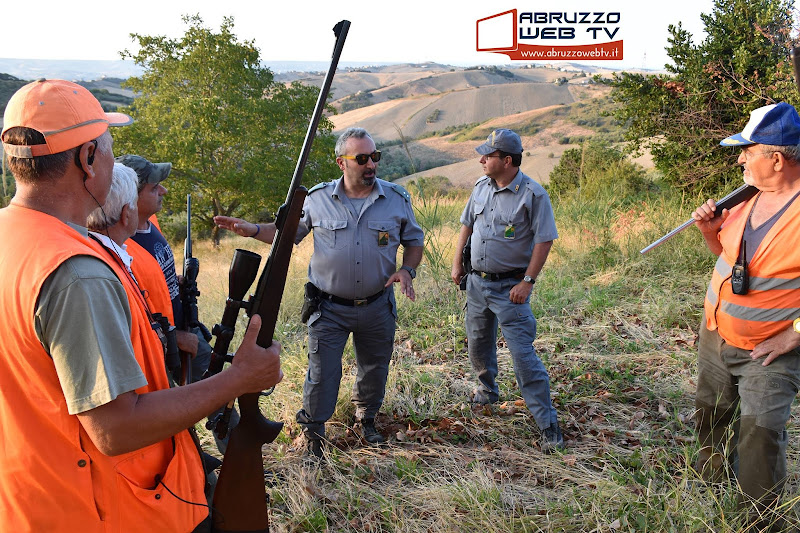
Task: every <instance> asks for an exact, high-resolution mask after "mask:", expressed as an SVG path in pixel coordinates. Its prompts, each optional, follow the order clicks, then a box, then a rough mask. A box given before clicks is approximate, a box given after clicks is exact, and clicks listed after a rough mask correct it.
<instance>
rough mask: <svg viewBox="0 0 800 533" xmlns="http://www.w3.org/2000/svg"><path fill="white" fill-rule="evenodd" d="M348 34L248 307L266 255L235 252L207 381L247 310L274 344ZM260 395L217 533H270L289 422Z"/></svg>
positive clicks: (233, 450)
mask: <svg viewBox="0 0 800 533" xmlns="http://www.w3.org/2000/svg"><path fill="white" fill-rule="evenodd" d="M349 28H350V22H349V21H347V20H342V21H340V22H339V23H338V24H336V26H335V27H334V28H333V32H334V34H335V35H336V45H335V46H334V49H333V58H332V60H331V64H330V67H329V68H328V73H327V75H326V76H325V81H324V82H323V84H322V88H321V89H320V92H319V97H318V98H317V104H316V107H315V108H314V114H313V116H312V118H311V123H310V124H309V126H308V131H307V132H306V138H305V141H303V148H302V150H301V152H300V158H299V159H298V161H297V166H296V168H295V171H294V176H293V178H292V182H291V185H290V186H289V192H288V194H287V195H286V201H285V202H284V204H283V205H282V206H281V207H280V208H279V209H278V213H277V215H276V217H275V226H276V228H277V232H276V234H275V238H274V240H273V244H272V248H271V249H270V253H269V257H268V258H267V263H266V265H265V267H264V270H263V272H262V273H261V277H260V278H259V280H258V285H257V287H256V292H255V294H254V295H253V296H252V297H251V298H250V300H249V301H248V302H244V301H243V298H244V295H245V293H246V292H247V291H248V289H249V288H250V285H251V284H252V283H253V280H254V279H255V276H256V273H257V272H258V266H259V263H260V262H261V257H260V256H259V255H258V254H255V253H252V252H248V251H246V250H236V252H235V253H234V256H233V260H232V262H231V268H230V273H229V280H230V288H229V293H228V299H227V301H226V303H225V311H224V313H223V316H222V324H218V325H216V326H214V335H215V336H216V341H215V343H214V348H213V350H212V355H211V363H210V364H209V368H208V371H207V372H206V375H212V374H214V373H217V372H220V371H221V370H222V367H223V365H224V364H225V362H226V361H230V360H231V359H232V356H230V355H229V354H228V347H229V345H230V341H231V339H232V338H233V330H234V328H235V325H236V317H237V315H238V313H239V309H241V308H244V309H245V310H246V312H247V314H248V316H250V317H252V316H253V315H254V314H258V315H260V316H261V331H260V332H259V334H258V339H257V340H256V342H257V344H258V345H259V346H262V347H265V348H266V347H269V346H270V345H271V344H272V337H273V335H274V333H275V323H276V322H277V319H278V310H279V309H280V303H281V298H282V297H283V289H284V287H285V285H286V273H287V271H288V269H289V259H290V258H291V255H292V249H293V247H294V239H295V236H296V235H297V227H298V225H299V223H300V217H301V216H302V212H303V202H304V200H305V197H306V194H307V193H308V191H307V190H306V188H305V187H303V186H302V185H301V181H302V178H303V169H304V168H305V165H306V162H307V160H308V156H309V153H310V152H311V143H312V142H313V140H314V136H315V134H316V131H317V126H318V125H319V121H320V118H321V117H322V112H323V110H324V109H325V103H326V101H327V99H328V92H329V91H330V88H331V82H332V81H333V76H334V73H335V72H336V66H337V65H338V63H339V56H340V55H341V53H342V48H343V47H344V41H345V39H346V38H347V31H348V29H349ZM261 394H263V393H261ZM261 394H260V393H252V394H244V395H242V396H240V397H239V398H238V400H239V412H240V415H241V419H240V421H239V424H238V425H236V427H234V428H233V429H232V430H231V435H230V440H229V441H228V447H227V450H226V451H225V458H224V459H223V461H222V467H221V470H220V473H219V480H218V481H217V487H216V489H215V491H214V499H213V505H212V513H211V516H212V521H213V526H212V528H213V529H212V531H214V532H215V533H226V532H234V531H247V532H249V533H256V532H268V531H269V515H268V503H269V498H268V496H267V494H266V492H265V489H264V463H263V457H262V455H261V447H262V446H263V445H264V444H265V443H269V442H272V441H273V440H275V439H276V438H277V436H278V434H279V433H280V431H281V428H282V427H283V423H282V422H274V421H272V420H267V419H266V418H265V417H264V416H263V415H262V414H261V411H260V409H259V407H258V399H259V397H260V396H261ZM267 394H268V393H267ZM230 408H231V405H230V404H229V405H228V407H226V409H225V412H224V413H223V415H222V416H221V417H220V420H219V421H217V422H216V424H215V425H216V428H215V430H216V431H217V433H218V436H224V435H225V434H227V420H226V418H228V417H229V416H230Z"/></svg>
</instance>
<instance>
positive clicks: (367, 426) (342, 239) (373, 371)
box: [214, 128, 424, 457]
mask: <svg viewBox="0 0 800 533" xmlns="http://www.w3.org/2000/svg"><path fill="white" fill-rule="evenodd" d="M335 150H336V164H337V165H339V168H340V169H341V170H342V177H341V178H340V179H338V180H335V181H332V182H329V183H321V184H319V185H317V186H316V187H313V188H312V189H311V190H310V191H309V194H308V197H307V198H306V201H305V204H304V205H303V213H304V214H303V218H302V219H301V220H300V226H299V228H298V231H297V237H296V239H295V242H296V243H299V242H300V241H301V240H303V238H304V237H305V236H306V235H308V233H309V232H310V231H312V230H313V232H314V253H313V255H312V256H311V261H310V263H309V265H308V278H309V280H310V284H309V285H307V288H306V290H307V294H309V293H310V295H311V296H316V298H317V299H318V300H319V306H318V307H317V309H316V310H315V311H313V312H312V313H311V314H310V316H309V317H308V373H307V374H306V380H305V384H304V385H303V408H302V409H301V410H300V411H299V412H298V413H297V422H298V423H299V424H300V425H301V426H302V428H303V433H304V435H305V436H306V439H307V441H308V453H309V454H311V455H314V456H317V457H319V456H321V454H322V439H323V438H324V437H325V422H326V421H327V420H328V419H329V418H330V417H331V416H332V415H333V412H334V409H335V407H336V400H337V397H338V395H339V382H340V381H341V378H342V352H343V351H344V347H345V343H346V342H347V339H348V337H349V336H350V333H352V334H353V345H354V347H355V357H356V366H357V369H358V373H357V375H356V381H355V385H354V386H353V395H352V401H353V403H354V404H355V406H356V420H358V421H360V422H361V427H362V434H363V437H364V440H366V441H367V442H369V443H373V444H377V443H381V442H384V441H385V439H384V437H383V436H382V435H381V434H380V433H378V431H377V430H376V429H375V415H376V414H377V413H378V410H379V409H380V407H381V405H382V403H383V397H384V393H385V389H386V379H387V377H388V374H389V360H390V359H391V356H392V350H393V348H394V332H395V319H396V318H397V312H396V306H395V299H394V290H393V289H390V290H387V289H389V288H390V287H391V286H392V284H394V283H397V282H399V283H400V292H402V293H403V294H405V295H406V296H407V297H408V298H410V299H411V300H414V287H413V282H412V280H413V279H414V277H415V276H416V270H415V269H416V267H417V266H418V265H419V262H420V261H421V259H422V250H423V244H424V235H423V232H422V229H421V228H420V226H419V225H418V224H417V221H416V219H415V218H414V211H413V209H412V207H411V202H410V200H409V196H408V193H407V192H406V191H405V189H403V188H402V187H400V186H399V185H395V184H393V183H389V182H387V181H383V180H381V179H378V178H377V177H376V168H377V165H376V163H377V162H378V161H380V155H381V153H380V152H379V151H377V150H375V142H374V141H373V140H372V138H371V137H370V135H369V133H367V131H366V130H364V129H362V128H348V129H347V130H346V131H345V132H344V133H342V135H341V136H340V137H339V139H338V141H337V142H336V149H335ZM214 222H215V223H216V224H217V225H218V226H219V227H220V228H223V229H228V230H231V231H234V232H236V233H237V234H239V235H242V236H245V237H254V238H256V239H258V240H260V241H263V242H267V243H271V242H272V240H273V238H274V236H275V225H274V224H265V225H261V224H252V223H250V222H246V221H244V220H241V219H236V218H230V217H222V216H217V217H214ZM401 244H402V245H403V263H402V266H401V267H400V268H399V269H397V248H398V247H399V246H400V245H401Z"/></svg>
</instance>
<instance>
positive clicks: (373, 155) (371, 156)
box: [339, 150, 381, 165]
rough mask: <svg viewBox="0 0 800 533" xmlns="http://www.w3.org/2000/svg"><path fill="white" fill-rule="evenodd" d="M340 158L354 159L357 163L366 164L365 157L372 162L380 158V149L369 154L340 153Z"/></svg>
mask: <svg viewBox="0 0 800 533" xmlns="http://www.w3.org/2000/svg"><path fill="white" fill-rule="evenodd" d="M339 157H341V158H342V159H355V160H356V163H358V164H359V165H366V164H367V159H372V162H373V163H377V162H378V161H380V160H381V151H380V150H375V151H374V152H372V153H371V154H358V155H340V156H339Z"/></svg>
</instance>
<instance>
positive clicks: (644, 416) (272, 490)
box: [195, 198, 800, 533]
mask: <svg viewBox="0 0 800 533" xmlns="http://www.w3.org/2000/svg"><path fill="white" fill-rule="evenodd" d="M439 204H441V205H439ZM416 205H417V206H418V207H419V206H422V209H423V211H424V212H420V214H419V218H426V217H427V218H426V220H429V221H431V222H430V223H431V227H432V229H433V231H431V232H429V233H430V234H431V239H432V241H431V242H429V243H428V246H429V247H431V246H433V247H435V248H436V249H437V250H439V255H438V256H437V257H438V259H437V257H434V258H433V260H434V261H433V263H432V262H431V260H426V262H425V263H424V264H423V266H422V267H421V269H420V276H419V277H418V278H417V282H416V287H417V294H418V300H417V302H414V303H412V302H409V301H407V300H405V299H403V298H400V299H399V317H398V332H397V339H396V345H395V355H394V358H393V361H392V364H391V368H390V375H389V382H388V385H387V393H386V399H385V403H384V406H383V408H382V410H381V414H380V415H379V417H378V428H379V429H380V430H381V431H382V432H383V434H384V435H386V436H387V437H388V438H389V443H388V444H387V445H386V446H383V447H367V446H364V445H363V443H362V442H360V440H359V438H358V436H357V434H356V433H355V431H354V427H353V421H352V415H353V413H354V409H353V407H352V404H351V403H350V401H349V391H350V389H351V387H352V385H353V380H354V368H353V356H352V349H351V347H348V348H347V349H346V351H345V354H344V367H345V371H344V377H343V379H342V384H341V388H340V394H339V399H338V403H337V407H336V412H335V414H334V416H333V418H332V419H331V420H330V422H329V424H328V438H329V442H328V446H327V448H326V461H324V462H323V463H321V464H319V465H310V464H308V463H307V462H305V461H304V460H303V457H302V438H301V437H299V431H298V426H297V425H296V423H295V422H294V415H295V413H296V411H297V410H298V409H299V407H300V405H301V401H302V383H303V379H304V373H305V369H306V353H305V330H304V328H303V327H302V326H301V325H300V324H299V308H300V291H301V287H302V284H303V283H304V282H305V279H306V265H307V264H308V258H309V256H310V254H311V241H310V239H307V242H303V243H302V244H301V246H300V247H298V248H297V249H296V252H295V254H294V256H293V259H292V266H291V271H290V276H289V282H288V284H287V289H286V292H285V294H284V298H283V303H282V311H281V316H280V317H279V322H280V324H279V327H278V328H276V336H277V337H278V338H279V340H280V341H281V343H282V344H283V354H282V356H283V368H284V373H285V376H286V377H285V379H284V381H283V383H281V384H280V385H279V386H278V387H277V389H276V391H275V392H274V393H273V395H272V396H270V397H269V398H266V399H264V400H263V403H262V409H263V411H264V413H265V415H266V416H268V417H270V418H273V419H278V420H281V421H283V422H284V423H285V424H286V425H285V430H284V432H283V433H282V434H281V435H280V437H279V438H278V439H277V440H276V442H275V443H273V444H270V445H268V446H265V448H264V465H265V469H266V470H267V471H269V473H270V475H268V476H267V491H268V492H269V494H270V496H271V500H272V504H271V515H272V516H271V518H272V530H273V531H278V532H301V531H319V532H322V531H352V532H361V531H370V532H384V531H385V532H437V533H438V532H447V533H450V532H462V531H464V532H466V531H470V532H471V531H493V532H534V531H587V532H616V531H698V532H699V531H726V532H727V531H739V530H741V529H742V524H741V522H740V521H739V519H738V518H737V516H736V515H735V513H734V509H735V504H734V501H735V496H736V491H735V488H734V487H730V486H715V487H709V486H706V485H705V484H703V483H702V482H700V481H699V478H698V476H697V475H696V473H695V472H693V470H692V469H691V464H692V461H693V455H694V453H695V452H696V443H695V442H694V438H693V434H692V431H691V426H692V422H691V416H692V410H693V394H694V381H693V376H694V375H695V366H694V362H695V357H696V355H695V351H694V346H693V345H694V336H695V333H694V328H695V327H696V323H697V319H698V313H699V306H700V303H701V298H702V296H701V295H702V293H703V291H704V285H705V282H706V278H707V275H708V272H709V270H710V263H709V262H708V259H704V260H703V261H705V262H703V261H697V260H696V259H695V258H696V257H705V256H704V252H703V251H702V248H701V246H702V244H701V243H700V242H699V240H696V239H691V238H687V239H684V240H683V241H677V242H675V243H674V246H673V247H672V248H671V249H670V250H667V251H664V252H654V255H652V256H649V257H647V258H641V257H638V249H640V248H641V247H642V246H643V245H644V244H646V243H647V242H648V241H649V239H650V238H651V236H652V234H653V233H654V232H655V233H659V232H660V229H659V223H656V222H654V221H657V220H659V219H661V220H662V222H661V223H662V224H663V219H665V218H666V219H667V220H672V219H676V218H680V216H681V215H680V214H679V213H677V211H678V210H677V209H675V208H674V207H672V208H670V207H669V206H663V207H660V208H659V207H657V206H655V205H654V204H650V205H649V209H647V210H644V209H641V208H637V207H633V208H626V209H615V208H612V207H609V206H607V205H605V206H597V207H596V208H595V209H596V211H591V210H589V208H588V207H584V208H582V209H584V212H583V214H580V213H576V212H574V211H570V209H572V208H570V207H566V206H557V207H556V218H557V220H559V221H560V223H559V231H560V233H561V238H560V239H559V240H558V241H557V246H556V247H555V248H554V251H553V253H552V254H551V258H550V261H549V262H548V265H547V267H546V268H545V272H544V274H543V275H542V277H541V278H540V280H539V282H537V284H536V290H535V291H534V298H533V301H532V306H533V308H534V312H535V314H536V316H537V317H538V318H539V324H538V338H537V341H536V343H535V344H536V347H537V351H538V353H539V355H540V356H541V357H542V359H543V360H544V361H545V363H546V365H547V367H548V369H549V371H550V376H551V382H552V395H553V400H554V403H555V405H556V408H557V410H558V412H559V416H560V418H561V422H562V427H563V430H564V435H565V439H566V441H567V446H568V447H567V450H566V451H565V452H564V453H563V454H555V455H543V454H542V453H541V452H540V449H539V432H538V430H536V428H535V424H534V423H533V421H532V419H531V417H530V415H529V413H528V411H527V409H526V408H525V405H524V401H523V400H522V399H521V397H520V395H519V391H518V390H517V387H516V383H515V380H514V375H513V368H512V363H511V358H510V356H509V354H508V351H507V349H506V348H505V344H504V342H503V340H502V337H501V338H500V339H499V343H498V346H499V367H500V379H499V385H500V390H501V402H500V403H498V404H495V405H494V406H491V407H481V408H475V407H472V406H471V405H470V404H469V402H468V393H469V392H470V391H471V389H472V387H473V386H474V385H473V383H474V376H473V374H472V371H471V369H470V365H469V362H468V359H467V355H466V351H465V340H464V326H463V311H462V306H463V302H464V295H463V294H462V293H460V292H459V291H458V290H457V288H456V287H455V286H454V285H453V284H452V283H451V282H450V281H448V279H447V278H448V277H449V261H450V258H451V257H452V249H453V244H454V240H455V238H454V237H455V234H456V231H457V223H454V222H453V216H454V215H453V212H455V211H460V205H461V200H447V201H445V200H442V201H441V202H434V201H428V202H425V201H423V200H421V199H419V198H418V199H417V200H416ZM434 208H435V209H437V210H438V211H436V215H435V216H434V214H432V211H433V210H434ZM598 213H599V214H598ZM676 213H677V214H676ZM598 216H600V217H601V218H602V219H603V220H606V221H607V222H608V223H607V224H606V225H605V227H607V228H609V233H607V234H605V235H604V234H603V232H600V231H592V232H591V235H590V234H588V233H586V232H585V231H584V228H585V227H586V226H587V225H586V223H585V221H586V219H587V217H598ZM456 219H457V217H456ZM437 221H438V222H437ZM254 244H259V243H255V242H254V241H251V240H246V239H241V238H238V237H235V238H227V239H224V240H223V244H222V246H221V248H219V249H213V248H212V247H211V246H210V245H208V244H207V243H197V245H196V246H195V253H196V255H197V256H198V257H199V258H200V261H201V274H200V278H199V286H200V288H201V290H202V291H203V294H202V296H201V308H202V317H203V319H204V320H205V321H206V323H208V324H213V323H214V322H215V321H217V320H218V316H217V315H219V316H221V312H222V308H223V304H222V302H223V300H224V297H225V292H226V287H227V271H228V264H229V261H230V257H231V256H232V251H233V249H234V247H236V246H239V247H244V248H247V249H251V250H252V251H256V252H259V253H264V255H265V256H266V251H267V249H268V248H267V247H266V246H264V245H260V244H259V246H253V245H254ZM598 250H599V251H598ZM437 261H438V262H441V261H444V262H445V264H446V268H444V269H443V268H441V265H438V266H437V265H436V264H434V263H436V262H437ZM698 263H699V264H698ZM689 265H691V266H689ZM241 320H242V326H240V328H239V334H240V335H241V330H242V329H243V320H244V319H243V318H242V319H241ZM235 344H236V343H234V345H235ZM797 420H798V414H797V412H795V415H794V416H793V418H792V421H791V423H790V427H789V432H790V465H789V472H790V480H789V484H788V491H787V498H786V500H787V502H788V503H787V506H786V509H784V511H785V512H786V514H787V515H788V516H789V518H790V521H793V522H796V521H797V518H796V517H797V512H796V511H795V506H794V504H795V501H794V500H793V498H797V497H798V485H800V468H798V463H797V462H798V459H800V450H799V449H798V446H797V442H798V438H797V437H798V429H797V427H799V426H798V424H797ZM204 445H205V447H206V448H207V449H208V450H209V451H210V452H213V451H214V450H213V443H212V442H211V439H210V437H209V436H208V435H207V433H206V434H205V436H204Z"/></svg>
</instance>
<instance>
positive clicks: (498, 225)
mask: <svg viewBox="0 0 800 533" xmlns="http://www.w3.org/2000/svg"><path fill="white" fill-rule="evenodd" d="M494 222H495V225H494V230H495V234H496V235H497V237H498V238H500V239H506V240H508V239H511V240H513V239H518V238H519V237H520V236H521V235H523V234H525V233H528V232H530V224H529V223H528V221H527V220H526V218H525V213H523V212H520V211H500V212H499V213H497V216H496V217H495V221H494Z"/></svg>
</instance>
